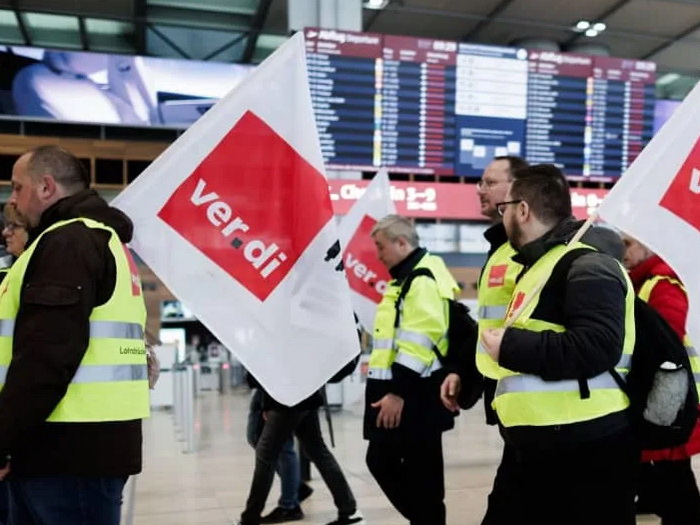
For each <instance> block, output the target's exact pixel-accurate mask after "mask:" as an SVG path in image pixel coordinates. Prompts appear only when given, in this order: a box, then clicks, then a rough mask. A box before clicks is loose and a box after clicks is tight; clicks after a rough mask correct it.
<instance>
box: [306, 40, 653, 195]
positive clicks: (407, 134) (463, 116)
mask: <svg viewBox="0 0 700 525" xmlns="http://www.w3.org/2000/svg"><path fill="white" fill-rule="evenodd" d="M305 34H306V50H307V63H308V74H309V83H310V87H311V96H312V101H313V107H314V111H315V114H316V115H315V116H316V123H317V126H318V130H319V135H320V139H321V148H322V152H323V156H324V160H325V162H326V166H327V167H328V168H330V169H340V170H364V171H371V170H377V169H379V168H380V167H386V168H388V169H389V170H390V171H392V172H405V173H417V174H439V175H449V174H456V175H460V176H466V177H478V176H480V175H481V173H482V172H483V170H484V168H485V167H486V166H487V165H488V163H489V162H490V161H491V160H492V159H493V157H496V156H502V155H518V156H524V157H526V158H527V160H528V161H529V162H530V163H553V164H555V165H557V166H558V167H559V168H561V169H562V170H563V171H564V173H565V174H566V175H567V177H569V178H571V179H579V180H591V181H612V180H615V179H616V178H617V177H619V176H620V174H621V173H623V172H624V170H625V169H626V168H627V167H628V166H629V164H631V163H632V161H633V160H634V159H635V158H636V157H637V155H638V154H639V152H640V151H641V150H642V148H643V147H644V146H645V145H646V143H647V142H648V141H649V140H650V139H651V136H652V133H653V114H654V104H655V92H654V84H655V64H654V63H652V62H644V61H637V60H626V59H617V58H609V57H592V56H587V55H579V54H572V53H559V52H551V51H540V50H531V51H526V50H524V49H517V48H510V47H498V46H485V45H479V44H467V43H457V42H452V41H444V40H432V39H424V38H414V37H402V36H390V35H378V34H371V33H353V32H347V31H336V30H325V29H306V30H305Z"/></svg>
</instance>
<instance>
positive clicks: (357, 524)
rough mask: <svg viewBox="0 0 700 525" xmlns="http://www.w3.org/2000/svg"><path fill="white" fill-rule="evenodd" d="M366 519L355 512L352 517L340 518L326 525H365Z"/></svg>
mask: <svg viewBox="0 0 700 525" xmlns="http://www.w3.org/2000/svg"><path fill="white" fill-rule="evenodd" d="M365 523H366V522H365V518H364V517H363V516H362V514H360V513H359V512H357V511H356V512H354V513H352V514H351V515H350V516H338V519H337V520H335V521H331V522H330V523H328V524H326V525H365Z"/></svg>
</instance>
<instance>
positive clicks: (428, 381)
mask: <svg viewBox="0 0 700 525" xmlns="http://www.w3.org/2000/svg"><path fill="white" fill-rule="evenodd" d="M426 253H427V251H426V250H425V249H424V248H416V249H415V250H414V251H413V252H411V253H410V254H409V255H408V257H406V259H404V260H403V261H402V262H400V263H399V264H397V265H396V266H394V267H393V268H391V269H390V270H389V273H390V274H391V277H392V278H393V279H395V280H396V281H399V282H401V281H403V280H404V279H405V278H406V277H407V276H408V275H409V274H410V273H411V270H413V268H414V267H415V266H416V265H417V264H418V262H419V261H420V260H421V259H422V258H423V256H424V255H425V254H426ZM391 372H392V380H391V381H380V380H377V379H371V378H370V379H367V386H366V389H365V416H364V431H363V434H364V438H365V439H377V438H382V437H383V436H388V435H389V434H391V433H396V432H399V433H402V432H406V433H410V434H426V433H428V434H432V433H440V432H444V431H445V430H449V429H451V428H452V427H454V416H453V414H452V413H450V412H449V411H448V410H447V409H446V408H445V407H444V406H443V405H442V403H441V402H440V397H439V389H440V383H441V382H442V379H443V378H444V375H443V374H441V373H434V374H433V375H432V376H430V377H429V378H422V377H420V375H418V374H417V373H416V372H414V371H412V370H409V369H408V368H406V367H405V366H401V365H397V364H394V365H393V366H392V367H391ZM388 393H392V394H396V395H398V396H400V397H402V398H403V400H404V407H403V412H402V414H401V425H400V426H399V428H398V429H394V430H387V429H379V428H377V425H376V420H377V414H378V413H379V410H378V409H376V408H372V406H371V404H372V403H374V402H376V401H379V400H380V399H381V398H382V397H384V396H385V395H386V394H388Z"/></svg>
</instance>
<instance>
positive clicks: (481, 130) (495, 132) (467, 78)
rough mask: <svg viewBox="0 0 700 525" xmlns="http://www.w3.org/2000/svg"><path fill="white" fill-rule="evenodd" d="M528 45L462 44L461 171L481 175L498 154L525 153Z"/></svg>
mask: <svg viewBox="0 0 700 525" xmlns="http://www.w3.org/2000/svg"><path fill="white" fill-rule="evenodd" d="M527 79H528V62H527V51H525V50H524V49H514V48H508V47H494V46H482V45H475V44H460V45H459V54H458V55H457V85H456V105H455V113H456V135H457V141H456V143H455V147H456V149H457V158H456V173H457V174H458V175H474V176H478V175H481V173H482V171H483V170H484V168H485V167H486V165H487V164H488V163H489V162H491V160H492V159H493V157H498V156H502V155H517V156H523V155H524V150H525V148H524V142H525V119H526V117H527V101H528V99H527V89H528V84H527Z"/></svg>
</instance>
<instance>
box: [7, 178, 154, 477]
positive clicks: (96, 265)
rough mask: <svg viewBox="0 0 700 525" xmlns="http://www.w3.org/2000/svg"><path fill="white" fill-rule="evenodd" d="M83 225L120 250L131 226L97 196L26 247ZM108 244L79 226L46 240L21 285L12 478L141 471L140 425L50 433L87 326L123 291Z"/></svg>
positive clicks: (51, 211)
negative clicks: (89, 222)
mask: <svg viewBox="0 0 700 525" xmlns="http://www.w3.org/2000/svg"><path fill="white" fill-rule="evenodd" d="M77 217H85V218H90V219H94V220H97V221H100V222H102V223H104V224H106V225H108V226H111V227H112V228H114V229H115V230H116V232H117V233H118V235H119V237H120V239H121V240H122V242H128V241H129V240H131V236H132V228H133V227H132V224H131V221H130V220H129V219H128V217H126V215H124V214H123V213H122V212H121V211H119V210H117V209H116V208H111V207H109V206H108V205H107V203H106V202H105V201H104V200H103V199H102V198H101V197H100V196H99V195H98V194H97V193H96V192H94V191H92V190H85V191H81V192H79V193H77V194H76V195H73V196H71V197H67V198H65V199H62V200H60V201H58V202H57V203H55V204H54V205H53V206H51V207H50V208H48V209H47V210H46V211H44V213H43V214H42V216H41V221H40V224H39V226H38V227H37V228H35V229H34V230H33V231H31V232H30V238H29V243H31V242H32V241H33V240H35V239H36V238H37V237H38V236H39V235H40V234H41V233H42V232H43V231H44V230H45V229H46V228H48V227H49V226H51V225H52V224H54V223H56V222H58V221H61V220H65V219H72V218H77ZM108 240H109V234H108V233H107V232H105V231H102V230H93V229H90V228H87V227H86V226H85V225H84V224H82V223H73V224H70V225H67V226H63V227H61V228H58V229H56V230H54V231H51V232H49V233H47V234H46V235H45V236H43V237H42V238H41V239H40V241H39V244H38V246H37V247H36V250H35V252H34V254H33V255H32V257H31V260H30V262H29V265H28V267H27V271H26V273H25V276H24V282H23V286H22V291H21V296H20V307H19V311H18V313H17V319H16V322H15V332H14V342H13V358H12V363H11V364H10V368H9V371H8V374H7V380H6V382H5V386H4V388H3V390H2V392H0V454H1V456H0V457H5V456H6V455H8V454H10V455H11V471H12V474H11V475H12V476H13V477H15V478H22V477H28V476H31V477H33V476H51V475H80V476H82V475H84V476H126V475H130V474H135V473H137V472H140V470H141V421H140V420H133V421H123V422H106V423H46V422H45V421H46V418H47V417H48V416H49V415H50V414H51V412H52V411H53V409H54V408H55V407H56V405H57V404H58V402H59V401H60V400H61V398H62V397H63V396H64V394H65V393H66V390H67V388H68V385H69V383H70V381H71V379H72V377H73V375H74V373H75V371H76V369H77V368H78V365H79V364H80V361H81V360H82V358H83V355H84V354H85V351H86V349H87V345H88V340H89V337H90V333H89V323H88V319H89V317H90V313H91V312H92V310H93V308H95V307H97V306H100V305H102V304H104V303H106V302H107V301H108V300H109V298H110V296H111V295H112V292H113V290H114V286H115V283H116V265H115V261H114V257H113V256H112V254H111V252H110V250H109V247H108V244H107V243H108Z"/></svg>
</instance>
